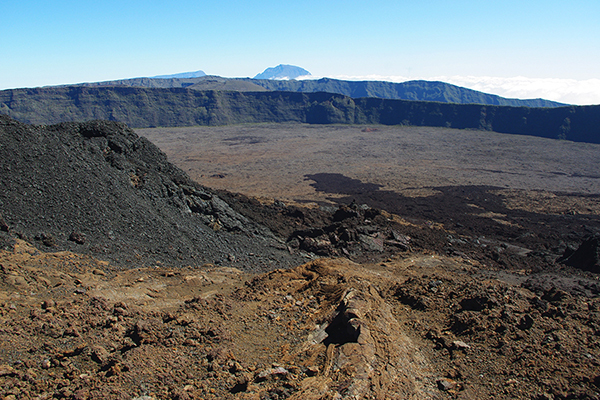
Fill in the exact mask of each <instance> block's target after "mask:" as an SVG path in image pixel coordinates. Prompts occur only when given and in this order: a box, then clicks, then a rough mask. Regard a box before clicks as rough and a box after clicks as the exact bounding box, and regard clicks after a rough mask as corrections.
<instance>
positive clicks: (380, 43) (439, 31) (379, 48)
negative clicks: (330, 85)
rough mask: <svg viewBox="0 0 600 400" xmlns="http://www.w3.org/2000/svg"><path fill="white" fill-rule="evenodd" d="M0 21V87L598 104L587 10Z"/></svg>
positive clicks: (280, 7)
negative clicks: (444, 89)
mask: <svg viewBox="0 0 600 400" xmlns="http://www.w3.org/2000/svg"><path fill="white" fill-rule="evenodd" d="M0 15H1V18H2V22H1V23H0V37H1V38H2V41H1V43H2V44H1V45H0V54H1V55H2V58H1V61H0V89H6V88H15V87H35V86H44V85H54V84H65V83H77V82H91V81H102V80H111V79H121V78H131V77H139V76H154V75H161V74H171V73H178V72H187V71H196V70H199V69H201V70H203V71H205V72H206V73H207V74H211V75H220V76H226V77H248V76H249V77H252V76H254V75H256V74H257V73H259V72H262V71H263V70H264V69H265V68H267V67H272V66H275V65H278V64H281V63H284V64H292V65H298V66H301V67H303V68H306V69H307V70H309V71H310V72H311V73H312V74H313V75H315V76H318V77H322V76H328V77H339V78H349V79H380V80H384V79H385V80H395V81H402V80H407V79H437V80H442V79H444V80H446V81H450V82H451V83H457V84H461V85H462V86H467V87H469V86H468V85H471V87H474V88H477V89H478V90H482V89H485V91H488V92H493V91H494V90H495V91H496V92H499V91H500V92H502V91H504V92H503V93H498V94H501V95H507V94H508V96H510V97H527V96H528V95H529V94H530V93H532V94H533V96H529V97H544V96H540V94H542V95H543V94H546V93H549V94H550V96H554V97H555V98H554V99H555V100H559V101H561V100H562V101H564V100H565V99H568V100H569V101H570V102H572V103H576V104H577V103H579V104H600V23H599V22H598V16H599V15H600V1H598V0H571V1H569V2H566V1H556V0H545V1H538V0H531V1H527V0H521V1H513V0H504V1H495V0H479V1H473V0H452V1H451V0H445V1H442V0H421V1H418V2H417V1H401V0H395V1H373V2H365V1H361V2H358V1H349V0H346V1H337V0H330V1H313V0H305V1H302V2H299V1H296V2H286V1H281V0H279V1H271V0H263V1H260V2H251V1H239V0H220V1H187V0H186V1H177V0H175V1H171V2H165V1H153V0H146V1H132V0H119V1H113V0H104V1H97V0H95V1H86V0H79V1H64V0H57V1H52V2H50V1H47V0H44V1H31V0H20V1H3V2H2V5H0ZM561 96H562V97H561ZM545 97H546V98H548V97H549V96H545Z"/></svg>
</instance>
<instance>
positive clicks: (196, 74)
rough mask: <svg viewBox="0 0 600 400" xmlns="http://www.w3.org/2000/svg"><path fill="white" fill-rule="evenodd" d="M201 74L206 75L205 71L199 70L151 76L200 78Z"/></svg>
mask: <svg viewBox="0 0 600 400" xmlns="http://www.w3.org/2000/svg"><path fill="white" fill-rule="evenodd" d="M201 76H206V74H205V73H204V71H201V70H198V71H195V72H182V73H179V74H171V75H157V76H151V77H150V78H152V79H172V78H178V79H181V78H200V77H201Z"/></svg>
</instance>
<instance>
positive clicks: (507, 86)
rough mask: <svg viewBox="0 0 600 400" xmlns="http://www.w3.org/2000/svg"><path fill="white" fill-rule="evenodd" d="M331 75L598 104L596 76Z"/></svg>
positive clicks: (599, 89) (599, 101) (598, 86)
mask: <svg viewBox="0 0 600 400" xmlns="http://www.w3.org/2000/svg"><path fill="white" fill-rule="evenodd" d="M312 78H315V77H312ZM331 78H335V79H344V80H355V81H356V80H361V81H363V80H364V81H367V80H369V81H388V82H406V81H409V80H427V81H441V82H446V83H451V84H453V85H457V86H462V87H466V88H469V89H473V90H478V91H480V92H484V93H490V94H496V95H498V96H502V97H508V98H517V99H536V98H542V99H546V100H553V101H558V102H561V103H567V104H577V105H589V104H600V79H586V80H576V79H563V78H527V77H523V76H517V77H512V78H500V77H493V76H435V77H430V78H414V77H411V78H407V77H404V76H383V75H365V76H348V75H336V76H331Z"/></svg>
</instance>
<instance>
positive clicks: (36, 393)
mask: <svg viewBox="0 0 600 400" xmlns="http://www.w3.org/2000/svg"><path fill="white" fill-rule="evenodd" d="M363 129H364V128H363V127H351V126H322V127H314V126H302V125H268V124H267V125H249V126H234V127H218V128H203V127H195V128H176V129H169V130H166V129H154V130H140V131H138V133H140V134H142V135H144V136H146V137H148V138H149V139H150V140H152V141H153V142H154V143H155V144H157V145H158V146H159V147H160V148H161V149H162V150H163V151H165V152H166V153H167V155H168V157H169V159H170V161H172V162H174V163H175V164H176V165H178V166H179V167H180V168H183V169H184V170H186V172H188V173H189V174H190V175H191V176H192V178H194V179H197V180H198V181H199V182H200V183H202V184H205V185H207V186H210V187H213V188H216V189H227V190H231V191H234V192H241V193H243V194H245V195H247V196H250V197H245V196H242V195H232V194H229V195H228V194H226V193H223V195H224V197H223V199H225V200H226V201H228V202H229V203H230V204H231V205H232V208H234V209H235V210H236V211H238V212H241V213H242V214H244V215H246V216H247V217H248V218H250V219H252V220H254V221H257V222H258V221H260V222H261V223H263V224H265V225H267V226H268V227H269V228H270V229H271V230H272V231H273V232H274V233H276V234H278V235H279V236H280V237H284V238H286V239H287V242H286V244H287V247H288V249H289V251H290V253H295V252H298V251H300V250H304V251H310V252H312V253H313V254H317V255H318V254H322V255H326V256H328V257H324V258H321V259H315V260H311V261H309V262H308V263H306V264H304V265H299V266H297V267H295V268H292V269H276V270H274V271H272V272H268V273H265V274H261V275H250V274H248V273H245V272H242V271H241V270H238V269H235V268H225V267H219V266H217V265H212V264H205V265H203V266H198V267H187V268H172V267H170V266H169V265H167V264H164V263H163V264H161V265H160V266H158V265H157V266H156V267H152V268H134V269H124V268H122V266H120V265H117V264H114V263H107V262H104V261H99V260H97V259H95V258H92V257H90V256H83V255H79V254H75V253H71V252H66V251H65V252H55V253H52V252H47V253H44V252H41V251H39V250H38V249H37V248H35V247H34V246H32V245H31V244H29V243H28V242H26V241H25V240H21V239H16V238H15V239H13V242H11V243H9V244H4V245H3V247H4V250H0V277H1V280H0V396H3V397H4V398H6V399H21V398H23V399H29V398H31V399H35V398H40V399H49V398H66V399H138V400H142V399H144V400H149V399H170V398H174V399H221V398H232V399H236V398H237V399H287V398H291V399H344V398H348V399H405V398H408V399H450V398H459V399H485V398H496V399H511V398H519V399H521V398H525V399H568V398H583V399H598V398H600V298H599V295H600V283H599V282H598V275H597V274H596V273H594V266H595V265H597V264H593V262H596V263H597V261H598V260H595V261H594V260H592V261H593V262H592V264H593V265H591V266H590V269H592V271H582V270H581V269H579V268H578V267H579V265H578V264H577V265H575V266H566V265H563V264H560V263H558V262H556V259H557V258H558V257H560V256H561V255H563V254H565V255H566V254H570V253H569V251H572V250H575V248H577V247H578V246H579V244H580V243H581V242H582V241H583V240H584V238H585V237H587V236H588V235H590V234H594V233H598V232H600V223H599V222H598V218H599V216H600V201H599V199H598V194H600V180H599V177H598V176H596V175H595V174H596V173H597V171H599V170H600V168H599V167H600V165H598V164H600V157H598V155H599V154H600V146H597V145H589V144H576V143H569V142H558V141H549V140H544V139H537V138H526V137H519V136H510V135H500V134H495V133H492V132H485V133H482V132H471V131H458V130H446V129H431V128H408V127H403V128H396V127H377V128H376V130H375V131H370V132H363ZM371 129H373V128H371ZM253 197H257V198H260V199H261V201H260V202H259V201H256V200H254V199H253ZM274 199H276V200H279V201H274ZM352 200H355V201H356V202H355V203H353V204H351V202H352ZM261 203H263V204H266V206H265V207H262V206H261ZM283 203H287V204H292V205H294V204H297V205H302V204H305V203H312V204H308V205H309V208H302V207H301V208H294V207H286V206H285V205H284V204H283ZM338 203H343V204H350V205H349V206H345V207H341V208H337V206H338ZM362 203H366V204H369V206H370V207H376V208H378V209H384V210H387V211H378V210H374V209H372V208H369V207H363V206H361V204H362ZM317 204H320V205H325V204H327V205H335V206H336V207H330V208H331V210H332V211H334V212H329V213H328V211H327V210H329V208H327V207H325V208H324V209H322V210H318V209H317V207H316V205H317ZM336 210H337V211H336ZM1 222H2V221H1V220H0V228H1V229H2V230H8V227H4V226H3V225H2V223H1ZM570 248H571V249H572V250H569V249H570ZM251 256H253V254H250V255H248V257H251ZM330 256H335V257H330ZM586 265H587V264H586Z"/></svg>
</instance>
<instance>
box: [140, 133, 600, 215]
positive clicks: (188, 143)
mask: <svg viewBox="0 0 600 400" xmlns="http://www.w3.org/2000/svg"><path fill="white" fill-rule="evenodd" d="M136 132H137V133H138V134H139V135H141V136H145V137H147V138H148V139H150V140H151V141H152V142H153V143H154V144H156V145H157V146H158V147H159V148H160V149H161V150H163V151H164V152H165V153H166V154H167V156H168V158H169V160H170V161H171V162H173V163H174V164H176V165H177V166H179V167H180V168H182V169H183V170H184V171H186V172H187V173H188V174H189V175H190V177H191V178H192V179H194V180H195V181H197V182H199V183H201V184H203V185H206V186H208V187H212V188H215V189H224V190H228V191H232V192H239V193H243V194H245V195H248V196H253V197H258V198H261V197H263V198H271V199H279V200H282V201H284V202H296V203H307V202H317V203H323V202H324V203H328V202H329V203H332V202H334V203H337V202H338V200H337V199H339V198H341V197H345V196H347V195H348V194H354V195H355V196H356V195H357V191H358V192H361V193H364V192H371V193H373V192H379V193H381V192H394V193H396V194H398V195H399V196H400V197H401V198H415V197H416V198H423V201H424V202H425V201H426V200H425V198H427V197H431V196H434V195H440V194H441V193H442V192H443V191H444V188H448V187H466V188H470V189H471V190H474V189H475V188H486V190H487V191H491V192H493V193H496V194H501V195H502V198H503V200H504V201H505V203H507V204H509V205H510V206H511V207H513V208H515V207H527V208H530V209H532V208H533V209H537V210H540V209H541V208H547V209H548V210H551V211H552V212H553V213H590V212H591V213H598V211H600V208H599V207H598V204H599V203H598V198H597V196H596V195H598V194H600V145H598V144H590V143H575V142H568V141H559V140H552V139H544V138H538V137H531V136H520V135H509V134H501V133H496V132H489V131H474V130H457V129H449V128H431V127H410V126H369V127H365V126H360V125H359V126H356V125H354V126H352V125H324V126H321V125H320V126H315V125H305V124H248V125H235V126H223V127H184V128H153V129H138V130H136ZM581 195H583V197H582V196H581ZM557 196H558V197H557ZM379 206H381V204H379ZM382 208H387V207H382Z"/></svg>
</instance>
